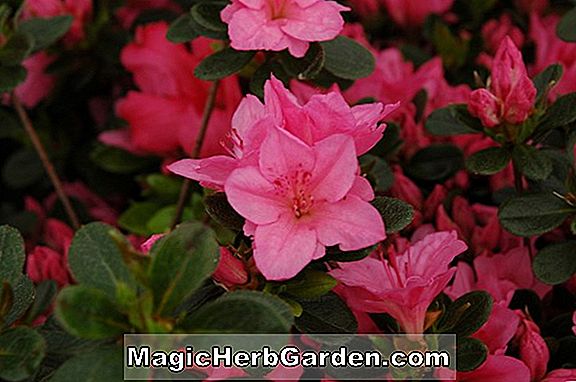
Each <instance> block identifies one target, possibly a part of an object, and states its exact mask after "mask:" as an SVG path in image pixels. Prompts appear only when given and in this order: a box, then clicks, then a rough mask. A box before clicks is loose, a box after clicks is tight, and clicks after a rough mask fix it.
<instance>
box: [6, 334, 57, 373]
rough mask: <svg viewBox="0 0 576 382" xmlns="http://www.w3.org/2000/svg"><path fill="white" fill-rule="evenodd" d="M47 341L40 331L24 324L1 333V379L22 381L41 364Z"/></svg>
mask: <svg viewBox="0 0 576 382" xmlns="http://www.w3.org/2000/svg"><path fill="white" fill-rule="evenodd" d="M45 351H46V343H45V342H44V339H43V338H42V336H41V335H40V334H38V332H37V331H36V330H34V329H30V328H27V327H24V326H19V327H16V328H13V329H8V330H6V331H5V332H2V333H1V334H0V379H4V380H7V381H20V380H23V379H25V378H28V377H29V376H31V375H32V374H33V373H34V372H35V371H36V369H37V368H38V367H39V366H40V363H41V362H42V359H43V358H44V354H45Z"/></svg>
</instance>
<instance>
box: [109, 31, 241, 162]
mask: <svg viewBox="0 0 576 382" xmlns="http://www.w3.org/2000/svg"><path fill="white" fill-rule="evenodd" d="M167 30H168V25H167V24H166V23H164V22H158V23H153V24H148V25H145V26H142V27H138V28H137V30H136V39H135V41H134V42H133V43H131V44H128V45H127V46H126V47H125V48H124V49H123V51H122V54H121V61H122V64H123V65H124V66H125V67H126V68H127V69H128V70H129V71H130V72H132V73H133V75H134V82H135V83H136V85H137V86H138V88H139V89H140V90H139V91H130V92H128V94H127V96H126V97H125V98H123V99H121V100H120V101H119V102H118V103H117V104H116V112H117V114H118V116H119V117H121V118H123V119H125V120H126V121H127V122H128V124H129V129H130V131H129V134H126V133H124V132H123V131H122V130H119V131H112V132H106V133H104V135H103V136H102V138H101V139H102V140H103V141H106V142H110V143H111V142H117V144H118V145H119V146H122V147H123V148H128V147H129V148H132V149H133V150H134V151H135V152H148V153H154V154H158V155H167V154H170V153H173V152H175V151H178V150H179V149H183V150H184V151H186V152H188V153H189V152H191V150H192V147H193V146H194V144H195V140H196V135H197V134H198V131H199V129H200V124H201V118H202V113H203V110H204V104H205V102H206V97H207V95H208V91H209V88H210V83H209V82H205V81H201V80H199V79H197V78H196V77H194V68H195V67H196V65H197V64H198V63H199V62H200V61H201V59H202V58H203V57H205V56H206V55H208V54H209V53H210V51H211V49H210V47H209V46H210V40H208V39H205V38H198V39H196V40H194V42H193V50H192V52H190V51H189V50H188V49H187V48H186V47H185V46H184V45H177V44H172V43H171V42H169V41H168V40H166V31H167ZM240 96H241V95H240V89H239V87H238V83H237V79H236V77H229V78H227V79H225V80H223V82H222V86H221V87H220V91H219V93H218V97H217V107H216V109H215V110H214V112H213V114H212V118H211V119H210V124H209V127H208V130H207V135H206V139H205V141H204V145H203V146H202V151H201V156H208V155H214V154H219V153H222V152H224V149H223V148H222V146H221V144H220V141H221V140H222V139H223V138H224V135H225V131H226V129H227V126H228V125H229V123H230V118H231V116H232V113H233V110H234V108H235V107H236V106H237V104H238V102H239V101H240ZM126 138H129V139H130V141H131V142H127V141H126Z"/></svg>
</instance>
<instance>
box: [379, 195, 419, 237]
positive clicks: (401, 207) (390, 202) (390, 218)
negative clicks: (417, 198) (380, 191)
mask: <svg viewBox="0 0 576 382" xmlns="http://www.w3.org/2000/svg"><path fill="white" fill-rule="evenodd" d="M372 205H373V206H374V207H376V209H377V210H378V212H380V215H381V216H382V219H383V220H384V225H385V227H386V233H389V234H390V233H396V232H400V231H402V230H403V229H404V228H406V227H407V226H408V225H409V224H410V223H412V219H414V208H412V206H411V205H410V204H408V203H406V202H405V201H403V200H400V199H396V198H389V197H386V196H379V197H377V198H375V199H374V200H373V201H372Z"/></svg>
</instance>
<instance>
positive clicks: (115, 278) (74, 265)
mask: <svg viewBox="0 0 576 382" xmlns="http://www.w3.org/2000/svg"><path fill="white" fill-rule="evenodd" d="M112 230H114V228H112V227H110V226H109V225H106V224H103V223H90V224H87V225H85V226H83V227H82V228H80V229H79V230H78V231H77V232H76V234H75V235H74V239H73V240H72V244H71V245H70V250H69V253H68V263H69V265H70V271H71V272H72V274H73V275H74V278H75V279H76V281H78V282H79V283H80V284H83V285H86V286H91V287H94V288H96V289H100V290H102V291H103V292H105V293H106V294H108V296H111V297H114V296H115V294H116V286H117V285H118V284H120V283H123V284H126V285H129V286H135V285H136V282H135V280H134V277H133V276H132V275H131V274H130V272H129V270H128V268H127V267H126V264H124V261H123V259H122V253H121V252H120V249H119V248H118V246H117V245H116V242H115V241H114V239H113V238H112V236H111V235H110V232H111V231H112Z"/></svg>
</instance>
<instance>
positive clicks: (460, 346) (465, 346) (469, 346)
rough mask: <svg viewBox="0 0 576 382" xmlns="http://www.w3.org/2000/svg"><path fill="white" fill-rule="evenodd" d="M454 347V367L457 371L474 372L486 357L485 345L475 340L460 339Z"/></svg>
mask: <svg viewBox="0 0 576 382" xmlns="http://www.w3.org/2000/svg"><path fill="white" fill-rule="evenodd" d="M456 346H457V349H456V367H457V368H458V371H472V370H475V369H477V368H478V367H480V366H481V365H482V364H483V363H484V362H485V361H486V358H487V357H488V349H487V348H486V345H484V344H483V343H482V341H480V340H477V339H476V338H460V339H458V341H457V344H456Z"/></svg>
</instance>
